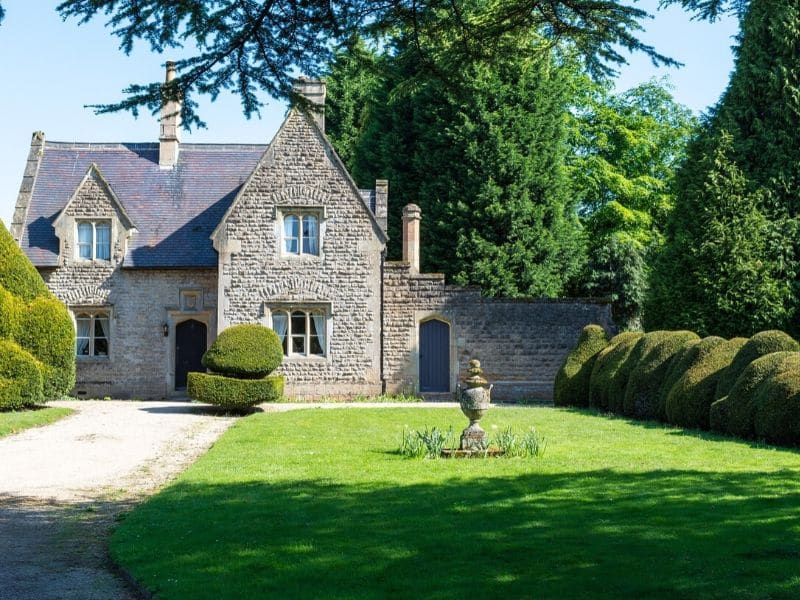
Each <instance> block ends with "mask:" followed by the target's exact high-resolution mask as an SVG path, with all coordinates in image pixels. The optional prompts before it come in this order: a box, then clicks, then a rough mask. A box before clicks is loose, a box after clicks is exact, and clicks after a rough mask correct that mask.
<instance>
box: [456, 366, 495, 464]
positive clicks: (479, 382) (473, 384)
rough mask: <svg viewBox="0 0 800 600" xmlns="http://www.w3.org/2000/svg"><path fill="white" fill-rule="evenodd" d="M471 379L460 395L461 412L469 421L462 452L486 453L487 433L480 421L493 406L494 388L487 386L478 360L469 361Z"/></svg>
mask: <svg viewBox="0 0 800 600" xmlns="http://www.w3.org/2000/svg"><path fill="white" fill-rule="evenodd" d="M469 365H470V368H469V370H468V373H469V375H470V376H469V377H468V378H467V380H466V384H467V388H466V389H462V390H461V393H460V394H459V398H458V400H459V403H460V404H461V412H463V413H464V415H465V416H466V417H467V418H468V419H469V425H468V426H467V428H466V429H464V431H462V432H461V450H464V451H467V452H476V451H484V450H486V447H487V446H488V443H487V436H486V432H485V431H484V430H483V428H482V427H481V426H480V423H479V421H480V420H481V419H482V418H483V415H484V414H486V411H487V410H489V407H490V406H491V391H492V386H489V387H485V386H486V383H487V382H486V380H485V379H484V378H483V377H482V374H483V371H482V369H481V363H480V362H478V361H477V360H474V359H473V360H471V361H469Z"/></svg>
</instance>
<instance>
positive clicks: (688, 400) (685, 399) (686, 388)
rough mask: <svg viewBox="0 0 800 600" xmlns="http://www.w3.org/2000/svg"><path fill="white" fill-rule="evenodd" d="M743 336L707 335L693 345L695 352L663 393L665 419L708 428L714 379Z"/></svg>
mask: <svg viewBox="0 0 800 600" xmlns="http://www.w3.org/2000/svg"><path fill="white" fill-rule="evenodd" d="M745 342H747V340H746V339H745V338H733V339H731V340H724V339H722V338H717V337H709V338H705V339H704V340H702V341H701V342H700V343H699V344H698V345H697V350H698V351H697V356H696V358H695V360H694V362H692V364H691V365H690V366H689V368H688V369H686V371H685V372H684V373H683V375H682V376H681V377H680V378H679V379H678V380H677V381H676V382H675V384H674V385H673V386H672V388H671V389H670V391H669V392H668V394H667V399H666V403H665V411H666V420H667V422H668V423H672V424H673V425H680V426H682V427H692V428H696V429H709V411H710V409H711V405H712V403H713V402H714V394H715V392H716V389H717V382H718V380H719V378H720V376H721V374H722V373H723V372H724V370H725V369H726V368H727V367H728V366H729V365H730V364H731V361H732V360H733V357H734V356H736V353H737V352H738V351H739V350H740V349H741V348H742V346H744V345H745Z"/></svg>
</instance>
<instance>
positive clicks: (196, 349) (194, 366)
mask: <svg viewBox="0 0 800 600" xmlns="http://www.w3.org/2000/svg"><path fill="white" fill-rule="evenodd" d="M206 342H207V329H206V324H205V323H201V322H200V321H196V320H194V319H189V320H188V321H181V322H180V323H178V324H177V325H176V326H175V389H176V390H185V389H186V376H187V374H188V373H189V371H201V372H203V371H205V369H204V368H203V365H202V364H201V363H200V360H201V359H202V358H203V354H205V351H206Z"/></svg>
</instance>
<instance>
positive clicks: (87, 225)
mask: <svg viewBox="0 0 800 600" xmlns="http://www.w3.org/2000/svg"><path fill="white" fill-rule="evenodd" d="M78 258H79V259H80V260H111V223H109V222H108V221H78Z"/></svg>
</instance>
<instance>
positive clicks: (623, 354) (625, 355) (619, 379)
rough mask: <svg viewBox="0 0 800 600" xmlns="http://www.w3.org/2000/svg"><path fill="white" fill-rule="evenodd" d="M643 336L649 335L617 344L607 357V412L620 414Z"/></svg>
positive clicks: (636, 362)
mask: <svg viewBox="0 0 800 600" xmlns="http://www.w3.org/2000/svg"><path fill="white" fill-rule="evenodd" d="M645 335H649V334H643V335H641V336H640V337H639V338H638V339H635V340H634V339H631V340H630V341H626V342H623V343H621V344H619V347H618V348H617V350H615V352H614V353H613V354H612V355H611V356H609V362H610V363H611V364H610V365H609V367H610V368H609V377H608V378H607V385H606V394H607V398H608V410H609V411H611V412H613V413H616V414H620V415H621V414H622V411H623V406H624V404H625V388H627V387H628V379H629V377H630V375H631V372H633V370H634V369H635V368H636V365H637V364H638V362H639V358H638V357H639V354H638V351H637V349H639V348H641V346H642V344H643V343H644V339H645Z"/></svg>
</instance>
